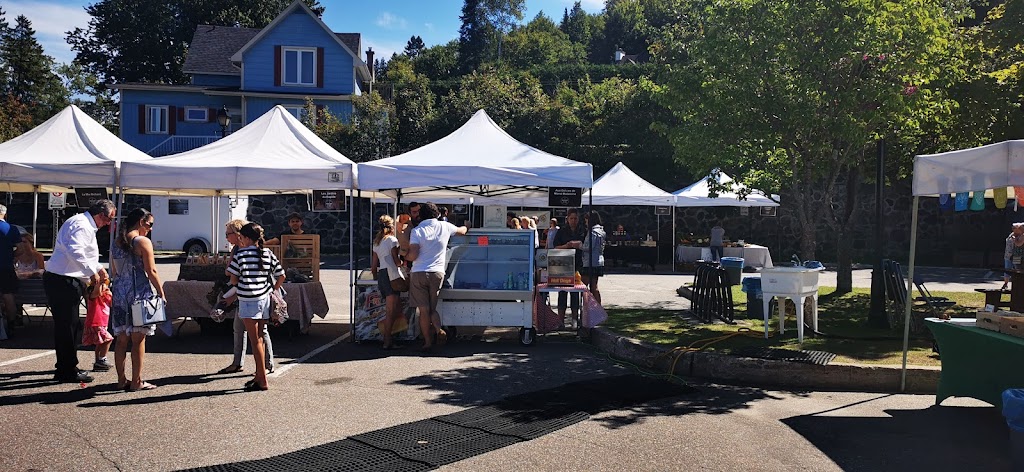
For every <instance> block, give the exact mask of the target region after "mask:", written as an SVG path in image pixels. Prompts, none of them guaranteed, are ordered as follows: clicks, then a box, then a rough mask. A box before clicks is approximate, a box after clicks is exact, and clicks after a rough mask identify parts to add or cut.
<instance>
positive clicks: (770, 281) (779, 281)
mask: <svg viewBox="0 0 1024 472" xmlns="http://www.w3.org/2000/svg"><path fill="white" fill-rule="evenodd" d="M818 272H819V270H818V269H807V268H804V267H773V268H771V269H762V270H761V290H762V291H763V292H765V293H778V294H782V293H793V294H796V293H808V292H817V291H818Z"/></svg>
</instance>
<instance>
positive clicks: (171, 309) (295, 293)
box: [164, 280, 330, 332]
mask: <svg viewBox="0 0 1024 472" xmlns="http://www.w3.org/2000/svg"><path fill="white" fill-rule="evenodd" d="M212 289H213V282H202V281H196V280H177V281H168V282H164V294H165V295H166V296H167V317H168V318H170V319H176V318H185V317H188V318H208V317H209V316H210V308H211V307H210V302H209V301H208V300H207V298H206V296H207V294H209V293H210V290H212ZM284 289H285V291H286V292H288V293H287V295H285V297H284V301H285V302H287V303H288V316H289V318H291V319H297V320H299V328H300V329H301V330H302V331H303V332H305V331H306V330H307V329H308V328H309V325H310V324H311V323H312V322H313V315H316V316H319V317H320V318H326V317H327V312H328V310H330V307H329V306H327V295H326V294H324V286H323V285H321V284H320V282H309V283H302V284H295V283H286V284H284ZM233 313H234V312H232V314H231V315H229V316H232V315H233Z"/></svg>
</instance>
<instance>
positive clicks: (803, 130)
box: [655, 0, 962, 292]
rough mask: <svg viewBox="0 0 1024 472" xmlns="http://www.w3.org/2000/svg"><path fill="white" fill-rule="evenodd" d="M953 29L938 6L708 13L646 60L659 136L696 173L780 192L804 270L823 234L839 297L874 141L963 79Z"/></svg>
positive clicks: (735, 6)
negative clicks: (656, 95)
mask: <svg viewBox="0 0 1024 472" xmlns="http://www.w3.org/2000/svg"><path fill="white" fill-rule="evenodd" d="M679 3H680V4H682V2H681V1H680V2H679ZM679 8H680V9H682V8H683V5H679ZM695 19H697V20H695ZM958 20H959V18H958V17H957V16H955V14H954V13H951V12H950V11H948V10H946V9H945V8H944V2H942V1H940V0H923V1H919V2H894V1H875V0H841V1H836V2H830V3H827V4H819V3H815V2H789V1H787V0H725V1H720V2H714V3H711V4H709V5H708V6H707V7H706V8H705V7H701V8H700V10H699V11H697V12H690V14H689V18H688V19H687V20H686V21H680V22H678V23H677V24H676V25H675V26H668V27H667V28H666V30H665V31H664V34H663V35H662V36H661V38H660V39H659V41H661V42H662V43H661V44H658V45H657V47H656V48H655V49H656V50H658V51H659V54H660V56H661V57H660V60H662V61H664V62H666V63H667V64H668V67H669V71H670V72H669V73H668V74H667V77H668V83H667V85H668V89H667V93H666V94H665V99H664V103H665V105H666V106H668V107H669V109H671V110H672V112H673V114H674V116H675V118H676V120H677V121H678V124H674V125H672V126H665V127H664V128H663V129H664V131H665V132H666V133H667V135H668V136H669V137H670V139H671V141H672V143H673V145H674V148H675V150H676V156H677V158H678V159H679V160H680V161H682V162H683V163H685V164H686V165H687V167H689V168H690V169H691V170H692V171H694V173H695V174H704V173H706V172H707V171H708V170H709V169H711V168H713V167H721V168H722V169H723V170H725V171H727V172H729V173H730V174H734V175H738V176H739V178H740V179H741V180H745V181H746V182H747V183H748V184H751V186H752V187H754V188H760V189H763V190H769V191H775V190H777V189H781V190H782V195H783V199H784V200H785V202H784V205H785V206H784V210H785V209H792V212H793V213H794V214H795V217H796V220H797V222H798V223H799V226H800V228H801V231H802V234H801V241H800V247H801V253H802V255H803V257H804V258H805V259H811V258H814V257H816V249H817V243H818V240H819V239H818V238H819V235H818V230H819V227H820V228H827V229H828V230H829V232H828V236H827V238H829V239H831V240H832V241H834V242H835V243H836V245H837V247H838V253H837V259H838V261H839V265H840V270H839V280H838V285H839V286H838V290H839V291H840V292H845V291H849V290H850V289H851V285H852V278H851V259H850V244H851V237H850V232H849V231H850V230H851V229H852V227H853V225H855V224H858V220H859V218H860V217H861V216H862V215H860V214H859V213H858V211H857V206H856V205H853V204H852V203H853V202H854V201H855V200H856V199H857V195H856V191H857V188H858V187H859V185H858V184H859V183H860V181H861V180H862V173H863V172H864V171H865V169H868V168H869V167H866V166H869V165H871V164H870V163H872V162H873V158H872V157H873V150H874V141H875V140H876V139H877V138H880V137H885V136H894V135H902V134H906V133H914V132H917V130H919V129H920V128H921V127H922V125H923V123H927V122H929V121H931V120H937V119H939V117H941V116H943V115H944V114H945V113H947V111H948V110H949V109H950V107H951V104H950V103H949V101H948V100H946V99H945V97H944V95H943V90H942V85H943V84H944V81H945V80H949V79H955V78H956V77H957V76H958V75H959V74H961V71H962V66H961V65H960V64H959V63H958V62H957V60H956V51H957V49H958V48H959V43H958V42H957V38H956V35H955V24H956V22H957V21H958ZM695 25H696V26H695ZM697 31H699V32H700V34H695V33H696V32H697ZM893 157H898V156H893Z"/></svg>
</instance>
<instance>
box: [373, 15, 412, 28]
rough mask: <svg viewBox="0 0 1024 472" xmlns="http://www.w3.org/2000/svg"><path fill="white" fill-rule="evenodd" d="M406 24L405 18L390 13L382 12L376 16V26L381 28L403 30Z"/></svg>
mask: <svg viewBox="0 0 1024 472" xmlns="http://www.w3.org/2000/svg"><path fill="white" fill-rule="evenodd" d="M408 24H409V22H408V21H406V20H405V18H402V17H400V16H396V15H393V14H391V12H382V13H381V14H380V15H378V16H377V26H380V27H381V28H385V29H399V30H404V29H405V27H406V26H408Z"/></svg>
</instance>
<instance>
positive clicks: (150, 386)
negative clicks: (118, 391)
mask: <svg viewBox="0 0 1024 472" xmlns="http://www.w3.org/2000/svg"><path fill="white" fill-rule="evenodd" d="M155 388H156V385H153V384H151V383H149V382H145V381H144V382H142V385H139V388H132V387H131V385H129V386H128V387H126V388H125V391H128V392H138V391H139V390H153V389H155Z"/></svg>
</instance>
